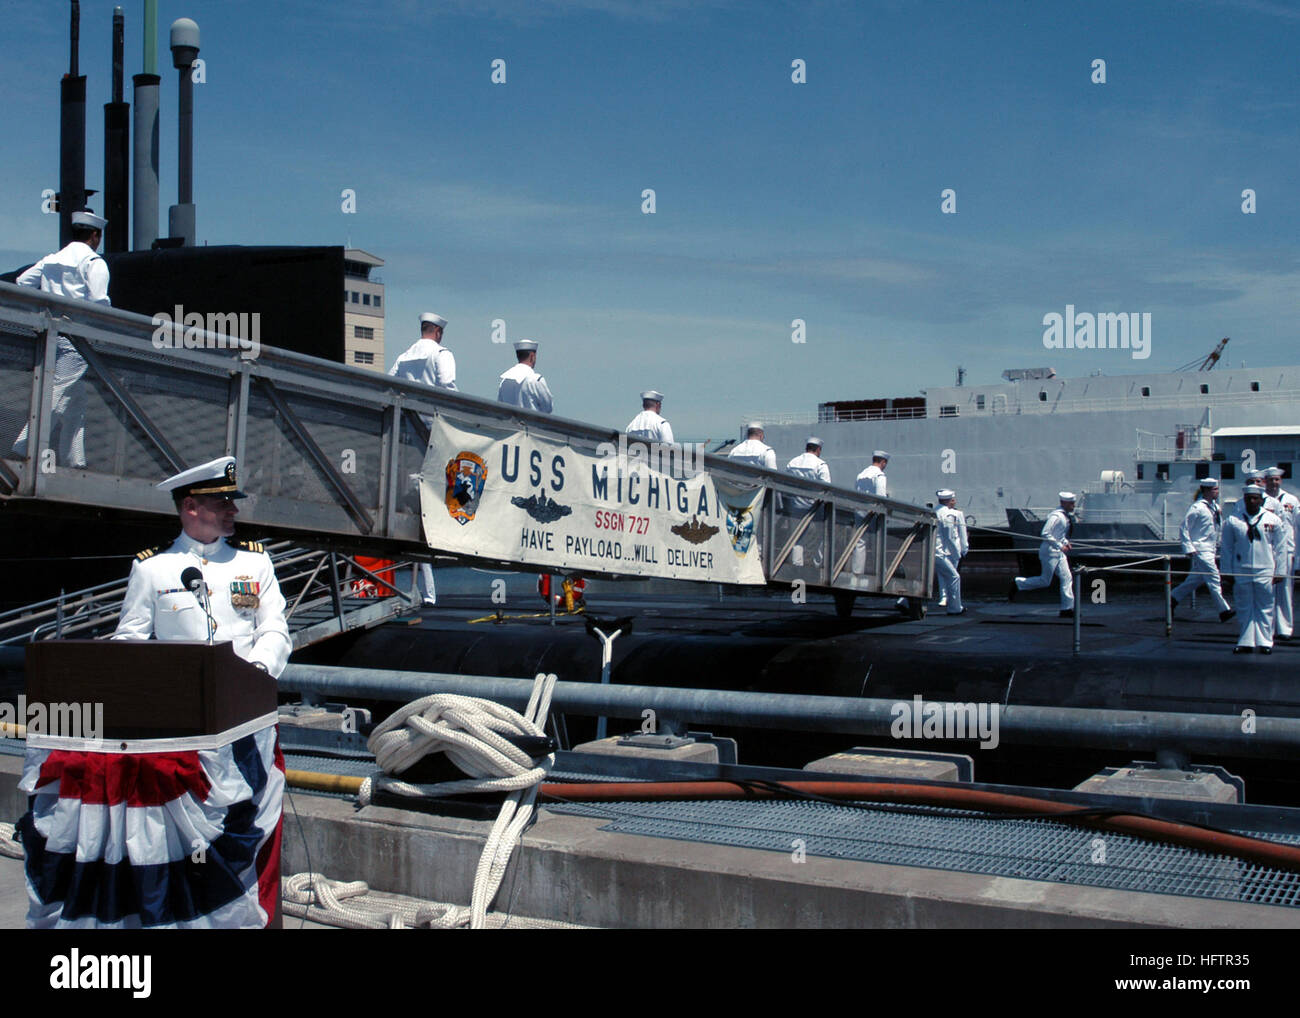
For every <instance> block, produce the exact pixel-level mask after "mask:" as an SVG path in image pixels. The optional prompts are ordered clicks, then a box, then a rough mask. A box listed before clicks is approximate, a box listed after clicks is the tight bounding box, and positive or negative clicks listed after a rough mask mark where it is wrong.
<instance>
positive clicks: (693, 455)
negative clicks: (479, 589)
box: [420, 416, 764, 584]
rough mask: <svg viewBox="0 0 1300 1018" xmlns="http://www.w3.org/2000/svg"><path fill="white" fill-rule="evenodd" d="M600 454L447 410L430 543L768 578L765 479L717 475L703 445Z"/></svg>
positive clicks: (432, 467)
mask: <svg viewBox="0 0 1300 1018" xmlns="http://www.w3.org/2000/svg"><path fill="white" fill-rule="evenodd" d="M594 453H595V454H594V455H593V454H592V453H591V452H584V451H580V450H577V449H574V448H572V447H571V446H569V445H567V444H565V443H563V442H560V441H556V440H554V439H551V438H546V437H543V436H540V435H535V434H530V433H528V432H524V431H517V432H509V433H502V432H500V431H497V432H495V433H493V432H491V431H489V430H487V429H483V430H473V431H467V430H462V429H461V428H458V427H456V426H455V425H453V424H451V423H450V422H449V421H448V420H447V419H446V418H445V417H441V416H440V417H437V418H435V419H434V420H433V424H432V428H431V429H430V437H429V449H428V452H427V453H426V454H425V458H424V467H423V471H422V475H421V479H420V511H421V515H422V517H423V520H424V533H425V538H426V540H427V541H428V543H429V546H430V547H431V548H437V549H439V550H443V551H450V552H455V553H457V554H461V555H474V556H478V557H481V558H487V559H496V560H498V561H506V562H516V563H519V564H521V565H529V566H536V567H537V568H538V569H539V570H541V569H550V570H554V571H556V572H576V573H584V572H585V573H590V574H595V573H607V574H620V575H631V576H661V577H665V578H668V579H676V580H703V581H709V582H715V583H746V584H761V583H763V582H764V578H763V569H762V564H761V562H760V557H759V548H758V542H759V515H760V508H761V506H762V489H761V488H760V489H754V488H748V489H746V488H743V487H739V486H735V485H731V484H728V483H727V482H724V481H722V480H718V481H716V482H715V480H714V479H713V478H712V477H710V476H709V475H708V474H707V473H705V472H704V471H703V455H702V450H698V449H696V448H694V447H691V446H686V447H681V446H672V447H662V448H661V447H658V446H657V445H656V444H655V443H651V444H650V445H646V444H644V443H640V442H636V441H632V442H628V441H626V440H625V439H621V440H620V441H619V442H618V443H617V444H616V443H613V442H608V443H603V444H601V445H599V446H597V447H596V448H595V450H594Z"/></svg>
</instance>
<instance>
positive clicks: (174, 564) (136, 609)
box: [113, 534, 293, 676]
mask: <svg viewBox="0 0 1300 1018" xmlns="http://www.w3.org/2000/svg"><path fill="white" fill-rule="evenodd" d="M191 566H193V567H194V568H196V569H198V570H199V571H200V572H201V573H202V574H203V580H204V583H205V584H206V585H207V588H208V601H209V603H210V605H211V608H212V617H213V619H214V620H215V621H216V630H215V631H214V632H213V634H212V639H213V642H214V643H233V644H234V650H235V653H236V654H238V655H239V656H240V657H242V658H243V659H244V660H245V661H247V662H249V663H250V664H255V663H258V662H261V663H262V664H263V665H265V666H266V670H267V671H268V672H270V674H271V675H273V676H278V675H279V674H280V673H281V672H282V671H284V666H285V664H286V663H288V660H289V652H290V650H292V649H293V645H292V643H291V642H290V640H289V627H288V624H287V623H286V622H285V618H284V596H283V595H282V594H281V593H280V584H279V583H278V582H277V581H276V578H275V566H274V565H272V563H271V557H270V556H269V555H267V554H266V552H265V551H263V550H262V546H261V545H260V544H257V543H256V542H253V541H234V540H231V539H229V538H218V539H217V540H216V541H213V542H212V543H211V544H201V543H200V542H198V541H196V540H195V539H194V538H192V537H190V536H189V535H188V534H181V536H180V537H178V538H176V540H175V541H174V542H172V545H171V547H169V548H166V549H162V550H159V549H155V548H150V549H148V550H147V551H142V552H140V554H139V555H137V556H136V560H135V562H134V563H133V564H132V566H131V578H130V580H129V581H127V586H126V597H125V599H124V600H123V601H122V614H121V617H120V618H119V619H118V623H117V631H116V632H115V633H114V634H113V639H115V640H147V639H149V638H150V637H151V636H156V637H157V638H158V639H159V640H199V641H204V642H206V640H207V638H208V630H207V626H208V620H207V616H206V615H205V614H204V612H203V605H202V603H201V602H200V600H199V597H198V595H197V594H194V593H191V592H190V591H189V590H187V589H186V587H185V585H184V584H183V583H182V582H181V573H183V572H184V571H185V570H186V569H188V568H190V567H191Z"/></svg>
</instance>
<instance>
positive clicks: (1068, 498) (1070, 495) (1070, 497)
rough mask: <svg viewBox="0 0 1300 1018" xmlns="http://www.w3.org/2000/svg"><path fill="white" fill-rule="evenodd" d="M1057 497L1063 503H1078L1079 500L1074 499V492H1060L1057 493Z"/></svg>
mask: <svg viewBox="0 0 1300 1018" xmlns="http://www.w3.org/2000/svg"><path fill="white" fill-rule="evenodd" d="M1056 497H1057V498H1059V499H1060V500H1061V501H1062V502H1075V501H1077V499H1076V498H1075V497H1074V492H1072V491H1058V492H1057V493H1056Z"/></svg>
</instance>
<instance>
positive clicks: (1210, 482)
mask: <svg viewBox="0 0 1300 1018" xmlns="http://www.w3.org/2000/svg"><path fill="white" fill-rule="evenodd" d="M1218 486H1219V479H1218V478H1217V477H1202V478H1201V487H1202V488H1217V487H1218Z"/></svg>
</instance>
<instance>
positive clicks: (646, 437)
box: [624, 410, 673, 445]
mask: <svg viewBox="0 0 1300 1018" xmlns="http://www.w3.org/2000/svg"><path fill="white" fill-rule="evenodd" d="M624 431H625V432H626V434H627V437H628V438H639V439H641V441H643V442H658V443H659V444H660V445H672V444H673V429H672V425H670V424H669V423H668V422H667V421H666V420H664V419H663V418H662V417H660V416H659V415H658V414H657V413H655V412H654V411H653V410H642V411H641V412H640V413H639V414H637V415H636V416H635V417H633V418H632V420H631V422H630V423H629V424H628V426H627V427H626V428H625V429H624Z"/></svg>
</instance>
